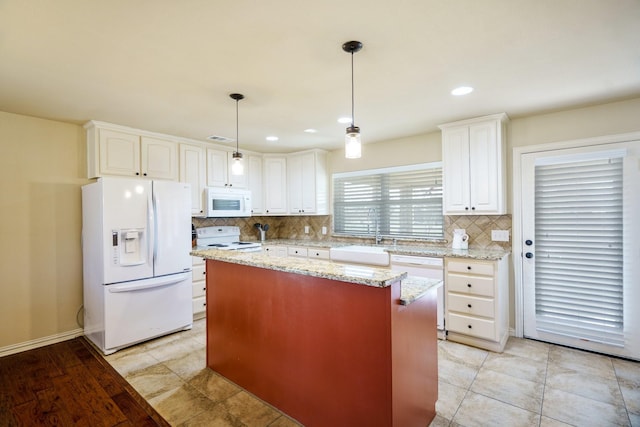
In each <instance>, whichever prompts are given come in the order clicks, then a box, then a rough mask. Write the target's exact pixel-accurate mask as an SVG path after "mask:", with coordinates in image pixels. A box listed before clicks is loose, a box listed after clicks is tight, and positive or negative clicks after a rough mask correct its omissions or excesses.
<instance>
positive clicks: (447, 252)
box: [262, 239, 510, 261]
mask: <svg viewBox="0 0 640 427" xmlns="http://www.w3.org/2000/svg"><path fill="white" fill-rule="evenodd" d="M262 245H263V246H266V245H280V246H305V247H309V248H324V249H330V248H336V247H341V246H352V245H358V246H375V245H367V244H366V243H365V244H362V243H350V242H343V241H332V240H303V239H300V240H296V239H274V240H265V241H264V242H262ZM378 246H379V247H382V248H384V250H386V251H387V252H389V253H390V254H398V255H415V256H432V257H440V258H444V257H456V258H470V259H478V260H487V261H498V260H501V259H502V258H504V257H505V256H506V255H508V254H509V253H510V251H507V250H496V249H475V248H470V249H465V250H462V249H451V248H450V247H447V246H445V245H442V244H438V245H403V244H398V245H378Z"/></svg>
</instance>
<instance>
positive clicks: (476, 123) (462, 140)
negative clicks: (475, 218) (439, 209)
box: [439, 114, 508, 215]
mask: <svg viewBox="0 0 640 427" xmlns="http://www.w3.org/2000/svg"><path fill="white" fill-rule="evenodd" d="M507 121H508V117H507V115H506V114H494V115H491V116H485V117H478V118H475V119H469V120H463V121H459V122H455V123H447V124H444V125H440V126H439V127H440V129H441V130H442V173H443V195H444V203H443V207H444V214H445V215H502V214H505V213H506V212H507V210H506V182H505V176H504V175H505V172H506V141H505V137H506V132H505V130H506V129H505V127H506V122H507Z"/></svg>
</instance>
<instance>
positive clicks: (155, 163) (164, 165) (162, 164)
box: [140, 136, 178, 181]
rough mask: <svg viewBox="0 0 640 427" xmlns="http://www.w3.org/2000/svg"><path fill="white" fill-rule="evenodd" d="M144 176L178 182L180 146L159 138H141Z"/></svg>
mask: <svg viewBox="0 0 640 427" xmlns="http://www.w3.org/2000/svg"><path fill="white" fill-rule="evenodd" d="M140 149H141V150H140V160H141V173H142V176H146V177H148V178H156V179H169V180H173V181H177V180H178V144H176V143H175V142H174V141H166V140H162V139H157V138H149V137H147V136H143V137H141V138H140Z"/></svg>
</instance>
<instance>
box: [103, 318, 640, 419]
mask: <svg viewBox="0 0 640 427" xmlns="http://www.w3.org/2000/svg"><path fill="white" fill-rule="evenodd" d="M205 344H206V339H205V322H204V320H199V321H197V322H195V323H194V327H193V329H192V330H189V331H184V332H179V333H176V334H173V335H169V336H166V337H162V338H159V339H156V340H153V341H149V342H147V343H143V344H140V345H137V346H134V347H131V348H128V349H124V350H120V351H119V352H116V353H114V354H112V355H110V356H107V357H106V359H107V360H108V361H109V363H110V364H111V365H112V366H113V367H114V368H115V369H116V370H118V372H120V373H121V374H122V375H123V376H124V377H125V378H126V379H127V381H129V383H131V384H132V385H133V387H135V388H136V390H138V392H139V393H140V394H141V395H142V396H143V397H144V398H145V399H147V401H149V403H150V404H151V405H153V407H154V408H156V410H157V411H158V412H159V413H160V414H161V415H162V416H163V417H165V419H166V420H167V421H168V422H169V423H171V425H174V426H233V427H236V426H237V427H239V426H270V427H288V426H298V425H299V424H298V423H297V422H296V421H295V420H293V419H291V418H289V417H287V416H286V415H284V414H283V413H282V412H280V411H278V410H277V409H276V408H274V407H272V406H270V405H268V404H266V403H264V402H263V401H261V400H259V399H257V398H255V397H254V396H252V395H251V394H250V393H248V392H246V391H244V390H243V389H242V388H240V387H238V386H236V385H235V384H233V383H231V382H230V381H227V380H226V379H225V378H223V377H222V376H220V375H218V374H216V373H214V372H213V371H211V370H209V369H207V368H206V366H205V351H204V348H205ZM438 352H439V354H438V359H439V360H438V372H439V377H440V382H439V399H438V403H437V405H436V410H437V416H436V418H435V419H434V420H433V422H432V423H431V426H433V427H440V426H456V427H457V426H465V427H471V426H541V427H550V426H581V427H582V426H598V427H601V426H637V427H640V363H637V362H630V361H626V360H621V359H616V358H610V357H606V356H600V355H595V354H591V353H586V352H582V351H578V350H573V349H568V348H564V347H560V346H555V345H552V344H545V343H540V342H536V341H530V340H522V339H517V338H510V339H509V342H508V343H507V346H506V348H505V351H504V353H502V354H497V353H492V352H488V351H484V350H480V349H477V348H473V347H468V346H465V345H462V344H457V343H453V342H451V341H440V342H439V347H438Z"/></svg>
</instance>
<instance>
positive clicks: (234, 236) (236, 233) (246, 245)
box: [196, 225, 262, 252]
mask: <svg viewBox="0 0 640 427" xmlns="http://www.w3.org/2000/svg"><path fill="white" fill-rule="evenodd" d="M196 249H220V250H223V251H244V252H257V251H260V250H262V245H261V244H260V243H259V242H241V241H240V227H237V226H234V225H222V226H212V227H200V228H196Z"/></svg>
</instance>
